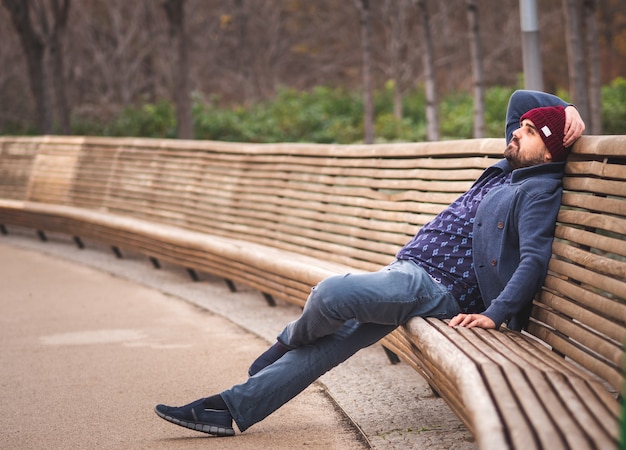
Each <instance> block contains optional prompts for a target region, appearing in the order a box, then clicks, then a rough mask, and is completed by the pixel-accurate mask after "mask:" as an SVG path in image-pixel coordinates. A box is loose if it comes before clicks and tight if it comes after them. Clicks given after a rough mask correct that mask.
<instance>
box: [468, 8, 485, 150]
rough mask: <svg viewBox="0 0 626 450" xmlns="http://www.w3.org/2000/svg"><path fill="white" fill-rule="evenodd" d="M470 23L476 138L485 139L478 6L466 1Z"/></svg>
mask: <svg viewBox="0 0 626 450" xmlns="http://www.w3.org/2000/svg"><path fill="white" fill-rule="evenodd" d="M466 3H467V20H468V23H469V42H470V57H471V59H472V84H473V86H474V138H476V139H479V138H483V137H485V89H484V81H483V54H482V53H483V52H482V47H481V43H480V27H479V21H478V17H479V16H478V5H477V4H476V0H466Z"/></svg>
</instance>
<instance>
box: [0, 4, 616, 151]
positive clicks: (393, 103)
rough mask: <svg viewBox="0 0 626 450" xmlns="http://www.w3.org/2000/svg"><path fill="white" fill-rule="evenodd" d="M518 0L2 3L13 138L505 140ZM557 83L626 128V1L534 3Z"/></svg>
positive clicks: (2, 123) (518, 65)
mask: <svg viewBox="0 0 626 450" xmlns="http://www.w3.org/2000/svg"><path fill="white" fill-rule="evenodd" d="M520 4H521V2H520V0H449V1H435V0H341V1H337V0H159V1H156V0H132V1H128V0H80V1H78V0H2V6H1V7H0V67H1V68H2V70H0V134H19V135H21V134H27V135H28V134H77V135H104V136H144V137H160V138H186V139H215V140H230V141H241V142H305V141H306V142H337V143H346V144H350V143H357V142H366V143H371V142H397V141H420V140H439V139H458V138H472V137H501V136H502V129H503V118H504V111H505V109H506V103H507V100H508V96H509V95H510V93H511V92H512V91H513V90H514V89H516V88H523V87H524V86H525V80H524V75H523V72H524V65H523V57H522V56H523V48H522V43H523V36H522V35H523V33H522V30H521V27H520ZM536 6H537V15H536V17H537V21H538V36H539V39H540V45H539V48H540V59H541V67H540V75H541V78H542V80H541V81H542V86H541V87H542V89H543V90H545V91H548V92H552V93H555V94H557V95H559V96H561V97H563V98H565V99H566V100H568V101H572V102H574V103H575V104H576V105H577V107H578V108H579V110H580V111H581V114H582V115H583V117H584V118H585V120H586V122H587V124H588V134H626V2H625V1H624V0H536Z"/></svg>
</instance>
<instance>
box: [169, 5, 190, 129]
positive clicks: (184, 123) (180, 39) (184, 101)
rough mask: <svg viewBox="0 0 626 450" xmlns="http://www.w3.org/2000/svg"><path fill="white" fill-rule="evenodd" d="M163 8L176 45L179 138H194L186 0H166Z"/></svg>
mask: <svg viewBox="0 0 626 450" xmlns="http://www.w3.org/2000/svg"><path fill="white" fill-rule="evenodd" d="M163 8H164V9H165V13H166V15H167V20H168V22H169V25H170V37H171V39H172V41H173V42H174V45H175V47H176V55H177V61H176V69H175V74H174V79H175V83H174V102H175V103H176V119H177V120H176V122H177V134H178V138H179V139H193V119H192V117H191V97H190V92H189V39H188V38H187V31H186V28H185V0H165V1H164V2H163Z"/></svg>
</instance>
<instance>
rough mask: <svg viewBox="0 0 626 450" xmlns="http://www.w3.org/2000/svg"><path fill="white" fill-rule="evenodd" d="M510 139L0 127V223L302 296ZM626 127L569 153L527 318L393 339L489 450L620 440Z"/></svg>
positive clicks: (410, 332) (373, 264) (381, 255)
mask: <svg viewBox="0 0 626 450" xmlns="http://www.w3.org/2000/svg"><path fill="white" fill-rule="evenodd" d="M503 147H504V140H500V139H481V140H466V141H449V142H437V143H420V144H385V145H373V146H363V145H361V146H337V145H309V144H263V145H255V144H237V143H220V142H206V141H170V140H151V139H128V138H118V139H109V138H85V137H39V138H12V137H3V138H0V224H1V225H2V226H3V229H4V230H6V226H10V225H20V226H25V227H29V228H33V229H36V230H39V231H40V235H41V236H44V235H45V231H59V232H63V233H67V234H69V235H71V236H74V237H75V239H76V240H77V242H81V239H83V238H84V239H94V240H98V241H101V242H104V243H107V244H109V245H111V246H112V247H113V248H114V249H115V251H116V254H118V256H121V255H122V254H123V251H124V250H125V249H127V250H132V251H136V252H139V253H142V254H145V255H146V256H148V257H150V259H151V260H152V261H153V263H155V264H158V261H159V260H163V261H168V262H171V263H174V264H178V265H180V266H183V267H185V268H187V269H189V270H191V271H195V270H198V271H205V272H208V273H212V274H215V275H217V276H220V277H223V278H225V279H226V280H227V281H228V282H229V285H232V286H234V284H235V283H243V284H246V285H249V286H251V287H253V288H256V289H258V290H259V291H260V292H262V293H263V294H264V296H265V297H266V299H268V301H270V303H272V301H271V299H272V298H281V299H284V300H287V301H289V302H292V303H295V304H298V305H304V303H305V301H306V298H307V296H308V293H309V291H310V288H311V286H313V285H315V284H316V283H317V282H319V281H321V280H322V279H324V278H326V277H328V276H330V275H333V274H341V273H345V272H349V271H350V272H354V271H370V270H377V269H379V268H381V267H383V266H384V265H386V264H388V263H389V262H391V261H392V260H393V255H394V253H395V251H397V249H398V248H399V247H400V246H402V245H403V244H404V243H406V242H407V241H408V240H409V239H410V238H411V237H412V236H413V234H414V233H415V231H416V230H417V229H418V228H419V227H420V226H422V225H424V224H425V223H427V222H428V221H429V220H430V219H432V218H433V217H434V216H435V215H436V214H437V213H438V212H439V211H441V210H442V209H443V208H444V207H445V206H446V205H447V204H449V203H450V202H452V201H453V200H454V199H455V198H456V197H458V195H460V194H461V193H462V192H464V191H465V190H466V189H467V188H468V187H469V186H470V185H471V183H472V182H473V180H474V179H475V178H476V177H478V175H479V174H480V173H481V172H482V170H484V168H486V167H488V166H489V165H491V164H493V163H494V162H495V161H497V160H498V159H499V158H500V157H501V153H502V149H503ZM625 166H626V137H625V136H584V137H583V138H581V139H580V140H579V141H578V142H577V144H576V146H575V148H574V152H573V154H572V155H571V156H570V158H569V160H568V164H567V166H566V174H565V177H564V195H563V199H562V207H561V211H560V213H559V216H558V219H557V226H556V229H555V242H554V245H553V257H552V259H551V261H550V266H549V274H548V277H547V279H546V281H545V284H544V286H543V288H542V290H541V292H540V293H538V295H537V296H536V298H535V299H534V302H533V307H532V313H531V321H530V323H529V326H528V329H527V330H525V331H523V332H514V331H511V330H507V329H506V328H504V329H503V330H501V331H494V330H466V329H452V328H450V327H449V326H448V325H447V324H446V322H445V321H440V320H433V319H422V318H416V319H413V320H411V321H409V323H407V324H406V325H405V326H403V327H400V328H399V329H398V330H396V331H395V332H393V333H392V334H391V335H389V336H388V337H387V338H385V339H384V340H383V345H384V346H385V347H386V348H387V349H389V350H391V351H392V352H394V353H395V354H396V355H398V356H399V357H400V358H401V359H402V360H404V361H406V362H407V363H408V364H410V365H411V366H412V367H414V368H415V369H416V370H417V371H418V372H419V373H420V374H422V375H423V376H424V377H425V378H426V380H427V381H428V382H429V383H430V385H431V386H432V388H433V389H434V390H435V391H436V392H437V393H439V394H440V395H441V396H442V398H444V399H445V400H446V402H447V403H448V404H449V405H450V407H451V408H452V409H453V410H454V411H455V413H456V414H457V415H458V416H459V417H460V418H461V420H462V421H463V422H464V423H465V424H466V426H467V427H468V428H469V429H470V431H471V432H472V433H473V435H474V436H475V438H476V441H477V444H478V447H479V448H483V449H505V448H517V449H533V448H536V449H540V448H550V449H553V448H554V449H558V448H575V449H585V448H589V449H591V448H616V447H617V443H618V431H617V430H618V422H619V416H620V408H619V400H620V398H621V395H620V393H621V392H622V385H623V374H622V359H623V342H624V339H626V333H625V330H626V236H625V234H626V190H625V186H626V183H625V181H626V170H625Z"/></svg>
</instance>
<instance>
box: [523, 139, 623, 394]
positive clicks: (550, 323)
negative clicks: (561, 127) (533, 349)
mask: <svg viewBox="0 0 626 450" xmlns="http://www.w3.org/2000/svg"><path fill="white" fill-rule="evenodd" d="M563 188H564V192H563V199H562V206H561V211H560V213H559V216H558V219H557V226H556V230H555V242H554V245H553V257H552V259H551V261H550V266H549V274H548V277H547V279H546V281H545V284H544V287H543V290H542V292H541V293H540V294H539V295H538V296H537V298H536V300H535V305H534V308H533V311H532V321H531V323H530V325H529V331H530V332H531V333H532V334H534V335H536V336H537V337H539V338H540V339H541V340H543V341H545V342H546V343H548V344H549V345H551V346H552V348H553V350H554V351H557V352H559V353H561V354H563V355H564V356H567V357H568V358H571V359H572V360H574V361H575V362H577V363H578V364H580V365H581V366H583V367H585V368H587V369H588V370H590V371H591V372H593V373H596V374H597V375H599V376H600V377H601V378H602V379H604V380H606V381H607V382H608V383H609V384H610V385H611V386H612V387H613V389H614V390H616V391H617V392H621V391H622V387H623V372H622V368H623V362H622V359H623V343H624V339H625V338H626V332H625V330H626V328H625V327H626V136H604V137H600V136H593V137H589V136H583V137H582V138H581V139H580V141H579V142H578V143H577V144H576V145H575V147H574V150H573V153H572V155H571V156H570V157H569V159H568V163H567V166H566V173H565V176H564V179H563Z"/></svg>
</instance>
